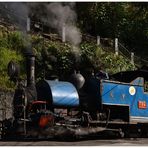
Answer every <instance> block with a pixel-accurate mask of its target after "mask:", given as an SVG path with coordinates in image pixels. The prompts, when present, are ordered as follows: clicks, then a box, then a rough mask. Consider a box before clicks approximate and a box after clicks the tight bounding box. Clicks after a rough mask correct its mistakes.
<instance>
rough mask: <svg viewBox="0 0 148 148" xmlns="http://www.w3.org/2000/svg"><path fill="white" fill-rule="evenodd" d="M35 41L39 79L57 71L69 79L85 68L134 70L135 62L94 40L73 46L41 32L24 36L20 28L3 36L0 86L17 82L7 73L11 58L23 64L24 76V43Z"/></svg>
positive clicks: (60, 75) (37, 77)
mask: <svg viewBox="0 0 148 148" xmlns="http://www.w3.org/2000/svg"><path fill="white" fill-rule="evenodd" d="M26 41H27V44H28V43H29V44H30V45H32V48H33V50H34V51H35V55H36V73H35V74H36V80H37V81H38V80H40V79H42V78H46V79H49V78H50V77H51V76H53V75H56V76H58V77H59V78H60V79H61V80H67V79H69V75H70V74H71V73H72V72H73V70H74V69H78V70H80V71H85V70H86V69H93V70H94V71H98V70H99V69H100V68H101V69H102V68H103V69H104V70H105V71H107V72H109V73H115V72H119V71H121V70H129V69H130V70H131V69H133V68H134V67H133V65H131V64H130V62H129V61H128V60H126V59H125V58H123V57H122V56H115V55H114V54H113V53H110V52H106V51H105V50H103V49H102V48H101V47H99V46H97V45H96V44H94V43H90V42H89V43H87V42H83V43H82V44H81V45H80V47H73V46H72V45H70V44H68V43H61V42H59V41H50V40H45V39H44V38H43V37H41V36H39V35H29V36H26V39H23V38H22V36H21V33H20V32H11V33H10V34H9V40H8V36H5V37H4V36H3V37H0V44H1V48H0V63H1V64H0V73H1V77H0V86H1V87H0V89H13V87H14V83H13V82H10V81H9V78H8V76H7V65H8V63H9V61H10V60H14V61H16V62H18V63H19V64H20V67H21V68H22V69H21V71H22V73H21V77H22V78H24V75H25V69H24V67H25V64H24V59H23V57H22V53H23V50H24V47H25V46H24V45H25V44H26Z"/></svg>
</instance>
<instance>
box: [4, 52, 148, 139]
mask: <svg viewBox="0 0 148 148" xmlns="http://www.w3.org/2000/svg"><path fill="white" fill-rule="evenodd" d="M25 56H26V73H27V84H26V85H24V84H22V82H21V81H20V80H18V86H17V88H16V90H15V95H14V98H13V119H11V120H7V121H4V128H3V133H4V134H3V138H13V139H17V138H36V139H40V138H46V139H49V138H61V139H62V138H70V137H72V138H73V137H74V138H78V137H79V138H80V137H85V136H90V135H100V133H101V136H102V133H103V132H113V133H115V134H116V135H118V136H121V137H124V136H129V133H135V132H136V133H140V134H141V135H147V132H146V131H147V128H148V126H147V123H148V107H147V103H148V95H147V93H146V92H145V90H144V79H143V78H142V76H146V73H147V72H145V71H141V70H137V71H130V72H126V74H124V73H122V74H121V73H119V74H115V75H112V76H110V79H109V77H108V75H107V73H105V72H102V71H101V72H98V73H97V74H95V75H93V74H92V75H90V76H89V77H85V78H84V77H83V76H82V74H80V73H79V72H75V73H74V74H72V75H71V76H70V79H69V81H66V82H65V81H59V80H58V79H55V80H46V79H43V80H40V81H39V82H38V83H37V84H36V83H35V56H34V54H33V53H30V52H27V53H25ZM8 70H9V76H10V78H12V79H13V78H15V79H16V77H17V76H18V70H17V66H16V65H15V63H13V62H10V63H9V66H8ZM120 74H121V75H120ZM130 74H132V75H130ZM136 74H137V75H136ZM127 75H128V76H129V75H130V76H129V79H128V78H127ZM132 76H135V77H132ZM138 76H140V77H138ZM124 78H126V81H125V80H124ZM121 79H122V81H121Z"/></svg>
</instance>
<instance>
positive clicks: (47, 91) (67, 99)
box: [37, 80, 79, 107]
mask: <svg viewBox="0 0 148 148" xmlns="http://www.w3.org/2000/svg"><path fill="white" fill-rule="evenodd" d="M37 94H38V100H46V101H47V102H48V103H49V104H50V105H51V106H52V107H78V106H79V96H78V93H77V90H76V88H75V87H74V85H73V84H71V83H69V82H64V81H51V80H42V81H40V82H39V83H38V84H37Z"/></svg>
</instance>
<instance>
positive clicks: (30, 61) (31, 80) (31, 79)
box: [25, 52, 35, 86]
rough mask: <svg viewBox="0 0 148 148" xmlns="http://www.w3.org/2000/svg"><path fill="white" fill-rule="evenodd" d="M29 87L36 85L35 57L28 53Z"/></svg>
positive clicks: (26, 54)
mask: <svg viewBox="0 0 148 148" xmlns="http://www.w3.org/2000/svg"><path fill="white" fill-rule="evenodd" d="M25 56H26V72H27V86H32V85H35V55H34V54H33V52H26V53H25Z"/></svg>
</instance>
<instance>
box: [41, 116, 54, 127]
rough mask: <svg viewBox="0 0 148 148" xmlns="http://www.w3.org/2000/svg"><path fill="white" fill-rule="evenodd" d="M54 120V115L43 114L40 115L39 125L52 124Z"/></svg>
mask: <svg viewBox="0 0 148 148" xmlns="http://www.w3.org/2000/svg"><path fill="white" fill-rule="evenodd" d="M53 122H54V117H53V116H52V115H43V116H41V117H40V120H39V126H40V127H41V128H44V127H46V126H48V125H52V124H53Z"/></svg>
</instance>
